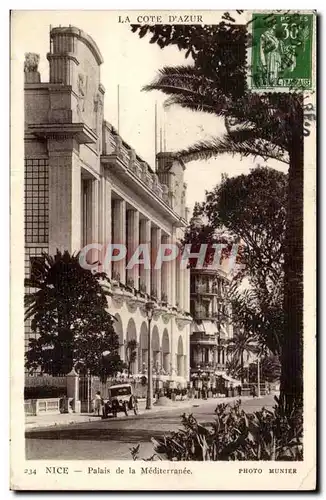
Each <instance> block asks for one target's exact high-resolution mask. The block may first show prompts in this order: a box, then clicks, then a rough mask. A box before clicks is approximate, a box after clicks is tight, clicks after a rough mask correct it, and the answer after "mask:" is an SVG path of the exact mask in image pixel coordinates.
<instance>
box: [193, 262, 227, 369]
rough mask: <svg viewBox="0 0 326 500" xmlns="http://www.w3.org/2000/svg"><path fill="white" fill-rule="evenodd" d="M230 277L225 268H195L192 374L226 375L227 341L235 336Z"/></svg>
mask: <svg viewBox="0 0 326 500" xmlns="http://www.w3.org/2000/svg"><path fill="white" fill-rule="evenodd" d="M227 286H228V280H227V277H226V276H225V275H224V273H223V272H222V271H216V270H211V269H191V282H190V312H191V315H192V317H193V320H194V321H193V323H192V326H191V336H190V365H191V371H192V373H194V374H195V373H200V372H206V373H208V374H212V375H224V374H225V372H226V362H227V359H228V353H227V349H226V347H227V341H228V339H230V338H232V336H233V326H232V310H231V306H230V304H228V303H227V301H226V298H225V291H226V288H227Z"/></svg>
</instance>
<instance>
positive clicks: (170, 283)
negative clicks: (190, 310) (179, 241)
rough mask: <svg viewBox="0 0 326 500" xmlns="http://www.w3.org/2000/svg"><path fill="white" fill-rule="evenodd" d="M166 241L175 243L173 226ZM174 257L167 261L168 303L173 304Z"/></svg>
mask: <svg viewBox="0 0 326 500" xmlns="http://www.w3.org/2000/svg"><path fill="white" fill-rule="evenodd" d="M168 242H169V243H170V244H175V243H176V237H175V228H173V229H172V234H171V236H170V237H169V239H168ZM176 263H177V261H176V259H173V260H171V261H170V262H168V264H169V272H168V287H169V288H168V289H169V294H170V300H169V303H170V304H172V305H173V306H175V303H176Z"/></svg>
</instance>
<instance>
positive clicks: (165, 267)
mask: <svg viewBox="0 0 326 500" xmlns="http://www.w3.org/2000/svg"><path fill="white" fill-rule="evenodd" d="M167 243H168V236H165V235H164V236H162V244H163V245H165V244H167ZM168 273H169V262H162V268H161V290H162V300H163V298H164V299H165V298H166V300H167V301H169V276H168Z"/></svg>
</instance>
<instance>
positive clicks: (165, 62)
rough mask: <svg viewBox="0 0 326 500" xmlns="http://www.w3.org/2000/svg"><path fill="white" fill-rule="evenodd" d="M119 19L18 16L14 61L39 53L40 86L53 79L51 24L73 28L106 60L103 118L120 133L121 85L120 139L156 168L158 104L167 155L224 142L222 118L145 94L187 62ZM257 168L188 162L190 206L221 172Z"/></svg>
mask: <svg viewBox="0 0 326 500" xmlns="http://www.w3.org/2000/svg"><path fill="white" fill-rule="evenodd" d="M118 14H120V13H118V12H115V11H111V12H109V11H15V12H14V13H13V14H12V32H13V36H15V37H16V40H15V52H14V53H12V57H13V58H16V59H19V61H21V63H22V65H23V61H24V54H25V52H36V53H38V54H40V64H39V71H40V73H41V81H43V82H46V81H48V79H49V67H48V61H47V59H46V54H47V52H48V51H49V31H50V25H52V27H55V26H59V25H61V26H68V25H70V24H71V25H73V26H76V27H78V28H80V29H82V30H84V31H85V32H86V33H88V34H89V35H90V36H91V37H92V38H93V39H94V41H95V42H96V44H97V46H98V47H99V49H100V52H101V54H102V56H103V59H104V63H103V64H102V66H101V83H102V84H103V85H104V87H105V89H106V93H105V104H104V116H105V119H106V120H107V121H108V122H110V123H112V125H114V126H115V127H116V128H117V125H118V104H117V102H118V99H117V95H118V91H117V89H118V85H119V89H120V91H119V94H120V120H119V123H120V128H119V132H120V135H121V136H122V137H123V139H124V140H125V141H126V142H127V143H128V144H129V145H130V146H132V147H133V148H134V149H135V150H136V151H137V153H138V154H139V155H140V156H141V157H142V158H143V159H144V160H146V161H147V162H148V163H149V164H150V165H151V166H152V167H153V166H154V158H155V127H154V123H155V103H156V102H157V108H158V125H159V126H160V125H161V126H162V129H163V128H165V135H166V148H167V151H178V150H180V149H183V148H186V147H188V146H190V145H192V144H194V143H196V142H197V141H199V140H205V139H209V138H210V137H213V136H215V137H216V136H218V137H221V136H222V135H223V133H224V132H225V127H224V124H223V120H222V119H220V118H217V117H214V116H212V115H209V114H206V113H198V112H192V111H188V110H183V109H181V108H180V107H177V106H175V107H173V108H169V109H168V110H165V109H164V107H163V103H164V100H165V97H164V95H163V94H161V93H159V92H144V91H142V87H143V86H144V85H146V84H148V83H150V82H151V81H152V80H153V79H154V78H155V75H156V74H157V71H158V70H159V69H160V68H162V67H164V66H174V65H182V64H188V62H189V60H186V59H185V57H184V52H180V51H179V50H178V49H177V48H176V47H167V48H165V49H163V50H162V49H160V48H159V47H158V46H157V45H156V44H150V43H149V37H145V38H142V39H139V37H138V35H137V34H134V33H132V32H131V29H130V25H129V24H127V23H119V22H118ZM134 22H135V21H134ZM163 125H164V127H163ZM158 135H159V134H158ZM159 143H160V141H159V138H158V145H159ZM258 163H259V164H260V165H263V164H265V162H264V160H263V159H262V158H257V159H256V160H254V159H251V158H243V159H241V157H240V155H235V156H231V155H223V156H220V157H219V158H216V159H211V160H209V161H206V162H205V161H197V162H191V163H188V164H187V165H186V171H185V182H186V183H187V185H188V191H187V205H188V207H189V208H190V210H192V209H193V206H194V204H195V202H196V201H199V202H201V201H204V199H205V191H206V190H211V189H212V188H213V187H214V186H215V185H216V184H217V183H219V182H220V180H221V174H222V173H228V175H229V176H234V175H240V174H242V173H248V172H249V171H250V169H251V168H253V167H254V166H255V164H258ZM268 165H269V166H271V167H274V168H277V169H278V170H281V171H284V172H286V170H287V166H286V165H284V164H282V163H280V162H277V161H268Z"/></svg>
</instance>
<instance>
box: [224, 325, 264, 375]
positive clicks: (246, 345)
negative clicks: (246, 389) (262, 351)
mask: <svg viewBox="0 0 326 500" xmlns="http://www.w3.org/2000/svg"><path fill="white" fill-rule="evenodd" d="M226 352H227V353H228V354H231V356H232V359H234V360H235V363H236V364H238V363H239V365H240V376H241V382H243V378H244V355H245V354H247V355H250V354H257V352H258V343H257V339H256V338H255V337H253V336H252V335H250V334H248V333H247V332H245V331H243V330H239V331H237V332H236V333H235V334H234V335H233V337H232V338H230V339H229V340H228V342H227V346H226Z"/></svg>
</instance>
